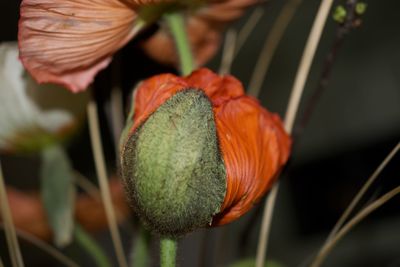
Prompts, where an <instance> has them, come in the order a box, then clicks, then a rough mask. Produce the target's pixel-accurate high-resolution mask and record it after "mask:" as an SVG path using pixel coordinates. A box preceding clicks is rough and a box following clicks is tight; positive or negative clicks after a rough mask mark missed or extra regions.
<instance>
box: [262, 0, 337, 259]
mask: <svg viewBox="0 0 400 267" xmlns="http://www.w3.org/2000/svg"><path fill="white" fill-rule="evenodd" d="M332 3H333V0H322V1H321V4H320V6H319V9H318V12H317V15H316V17H315V19H314V23H313V26H312V28H311V31H310V34H309V36H308V39H307V43H306V46H305V48H304V51H303V56H302V58H301V61H300V65H299V68H298V69H297V74H296V78H295V81H294V84H293V87H292V91H291V94H290V98H289V103H288V107H287V110H286V114H285V123H284V126H285V130H286V131H287V132H288V133H289V134H291V133H292V130H293V125H294V121H295V118H296V114H297V110H298V108H299V104H300V100H301V96H302V94H303V90H304V86H305V84H306V81H307V78H308V74H309V72H310V68H311V64H312V62H313V59H314V55H315V52H316V50H317V47H318V44H319V41H320V39H321V36H322V32H323V29H324V27H325V23H326V21H327V18H328V16H329V11H330V9H331V6H332ZM278 190H279V183H276V184H275V185H274V186H273V188H272V189H271V193H270V196H269V197H268V199H267V201H266V206H265V209H264V214H263V218H262V223H261V233H262V234H261V235H260V236H259V241H258V248H257V261H256V267H262V266H264V262H265V256H266V252H267V248H268V238H269V234H270V228H271V222H272V216H273V211H274V207H275V200H276V197H277V195H278Z"/></svg>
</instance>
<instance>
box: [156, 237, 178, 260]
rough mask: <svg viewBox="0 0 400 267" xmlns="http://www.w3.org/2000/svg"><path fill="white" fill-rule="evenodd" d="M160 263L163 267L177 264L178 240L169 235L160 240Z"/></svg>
mask: <svg viewBox="0 0 400 267" xmlns="http://www.w3.org/2000/svg"><path fill="white" fill-rule="evenodd" d="M160 249H161V255H160V263H161V267H175V266H176V250H177V241H176V240H175V239H170V238H168V237H163V238H162V239H161V241H160Z"/></svg>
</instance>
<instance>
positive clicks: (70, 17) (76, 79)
mask: <svg viewBox="0 0 400 267" xmlns="http://www.w3.org/2000/svg"><path fill="white" fill-rule="evenodd" d="M135 18H136V12H135V11H134V9H132V7H129V6H128V5H127V4H126V2H124V1H122V0H23V2H22V4H21V18H20V22H19V34H18V35H19V37H18V38H19V46H20V58H21V60H22V62H23V64H24V66H25V67H26V68H27V69H28V70H29V72H30V73H31V74H32V75H33V76H34V78H35V79H36V80H37V81H39V82H54V83H59V84H62V85H65V86H67V87H69V88H70V89H71V90H72V91H75V92H76V91H80V90H83V89H85V88H86V87H87V86H88V84H89V83H90V82H91V81H92V80H93V77H94V75H95V74H96V73H97V72H98V71H99V70H101V69H102V68H105V67H106V66H107V65H108V63H109V62H110V60H111V55H112V54H113V53H114V52H115V51H116V50H117V49H119V48H120V47H121V46H123V45H124V44H125V43H126V42H127V41H128V40H129V39H130V38H131V37H132V36H133V35H134V34H135V32H134V30H133V29H134V21H135Z"/></svg>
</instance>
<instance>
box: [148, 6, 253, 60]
mask: <svg viewBox="0 0 400 267" xmlns="http://www.w3.org/2000/svg"><path fill="white" fill-rule="evenodd" d="M258 3H260V1H259V0H228V1H218V2H212V3H209V4H207V6H205V7H203V8H201V9H200V10H197V12H194V13H193V14H191V16H189V17H188V18H187V22H186V31H187V34H188V39H189V43H190V45H191V47H192V52H193V55H194V57H195V61H196V65H198V66H202V65H204V64H205V63H207V62H208V61H209V60H210V59H211V58H212V57H213V56H214V55H215V53H216V52H217V51H218V48H219V46H220V43H221V35H222V33H223V31H224V30H225V28H226V26H227V25H229V23H231V22H232V21H234V20H236V19H238V18H240V17H241V16H242V15H243V13H244V12H245V11H246V9H247V8H249V7H250V6H253V5H256V4H258ZM162 27H163V25H162ZM142 47H143V49H144V50H145V51H146V53H147V54H148V55H149V56H150V57H151V58H153V59H155V60H157V61H158V62H161V63H163V64H166V65H175V66H176V65H178V57H177V52H176V49H175V45H174V42H173V40H172V39H171V38H170V36H169V34H168V31H165V30H160V31H157V32H156V33H155V34H154V35H152V36H151V37H150V38H149V39H147V40H145V41H144V42H143V43H142Z"/></svg>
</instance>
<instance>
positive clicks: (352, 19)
mask: <svg viewBox="0 0 400 267" xmlns="http://www.w3.org/2000/svg"><path fill="white" fill-rule="evenodd" d="M358 2H359V1H358V0H348V1H347V3H346V14H347V16H346V18H345V20H344V22H342V23H340V24H338V27H337V29H336V33H335V39H334V40H333V43H332V46H331V49H330V51H329V52H328V54H327V55H326V57H325V61H324V65H323V68H322V72H321V76H320V78H319V81H318V84H317V87H316V88H315V90H314V93H313V94H312V95H311V97H310V98H309V100H308V103H306V105H305V111H304V113H303V115H302V117H301V118H300V121H299V123H298V126H297V127H296V130H295V131H294V134H293V139H294V140H297V139H298V137H300V135H301V133H302V132H303V130H304V128H305V127H306V125H307V124H308V122H309V121H310V118H311V116H312V114H313V113H314V110H315V108H316V106H317V104H318V102H319V99H320V98H321V96H322V95H323V93H324V92H325V91H326V89H327V87H328V85H329V81H330V78H331V74H332V69H333V66H334V64H335V62H336V59H337V55H338V52H339V50H340V48H341V46H342V44H343V41H344V39H345V37H346V35H347V34H348V33H349V32H351V30H352V29H354V28H356V27H357V26H358V25H359V17H358V16H357V15H356V13H355V9H356V5H357V3H358Z"/></svg>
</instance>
